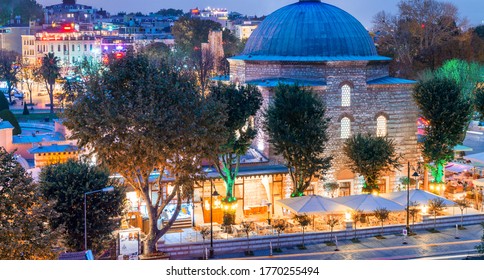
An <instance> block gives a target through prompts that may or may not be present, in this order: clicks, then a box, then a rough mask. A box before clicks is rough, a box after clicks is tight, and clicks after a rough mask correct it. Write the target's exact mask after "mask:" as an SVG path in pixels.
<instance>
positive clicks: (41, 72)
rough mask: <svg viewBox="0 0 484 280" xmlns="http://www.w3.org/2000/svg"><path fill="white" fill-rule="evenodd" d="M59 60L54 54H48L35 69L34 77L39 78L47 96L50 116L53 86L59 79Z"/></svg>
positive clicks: (52, 105) (52, 104)
mask: <svg viewBox="0 0 484 280" xmlns="http://www.w3.org/2000/svg"><path fill="white" fill-rule="evenodd" d="M59 61H60V60H59V58H58V57H57V56H55V55H54V53H51V52H50V53H48V54H46V55H45V56H44V57H43V58H42V63H41V65H40V67H39V68H38V69H37V73H36V75H38V76H39V77H41V79H42V82H43V83H44V84H45V89H46V90H47V93H48V94H49V100H50V114H51V115H53V114H54V86H55V83H56V80H57V78H59V77H60V66H59Z"/></svg>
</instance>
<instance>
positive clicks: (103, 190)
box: [84, 184, 114, 251]
mask: <svg viewBox="0 0 484 280" xmlns="http://www.w3.org/2000/svg"><path fill="white" fill-rule="evenodd" d="M86 185H87V184H86ZM112 191H114V187H113V186H111V187H106V188H102V189H100V190H95V191H90V192H85V193H84V250H85V251H87V211H86V205H87V195H88V194H93V193H98V192H112Z"/></svg>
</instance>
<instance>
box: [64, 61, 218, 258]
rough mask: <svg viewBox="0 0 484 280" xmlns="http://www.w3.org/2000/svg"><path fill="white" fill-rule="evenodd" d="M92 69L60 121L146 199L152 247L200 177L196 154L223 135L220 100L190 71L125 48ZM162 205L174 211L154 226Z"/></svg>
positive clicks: (147, 241) (203, 154)
mask: <svg viewBox="0 0 484 280" xmlns="http://www.w3.org/2000/svg"><path fill="white" fill-rule="evenodd" d="M96 73H98V74H96ZM96 73H93V74H92V75H91V76H90V77H89V79H87V80H86V83H85V87H86V89H85V90H84V91H81V92H80V94H79V96H78V97H77V100H76V102H73V103H72V104H71V105H68V107H67V108H66V111H65V114H64V117H65V119H66V120H65V122H64V124H65V125H66V126H67V127H68V128H69V129H71V130H72V133H73V138H76V139H79V145H80V146H81V147H88V148H89V149H91V151H92V152H93V153H95V154H96V155H97V158H98V159H99V160H100V161H101V162H102V163H103V164H105V165H106V166H107V167H108V168H109V169H110V171H111V172H116V173H118V174H120V175H121V176H122V177H123V178H124V183H125V185H127V186H130V187H132V188H133V189H134V190H136V191H137V192H138V193H139V194H140V196H141V198H142V199H143V200H144V201H145V203H146V211H147V213H146V214H147V216H148V221H149V226H148V230H147V232H146V238H144V239H143V240H142V241H143V244H144V253H145V254H152V253H155V252H156V243H157V241H158V240H159V239H160V237H161V236H163V235H164V234H165V233H167V232H168V230H169V229H170V227H171V226H172V225H173V223H174V222H175V220H176V219H177V217H178V214H179V213H180V211H181V209H182V203H185V202H187V201H190V199H191V197H192V194H193V187H194V183H195V181H198V180H201V179H203V178H200V176H201V174H203V171H202V170H201V161H202V158H207V157H208V156H209V152H211V151H212V149H213V147H218V146H220V143H221V142H222V140H221V137H220V135H223V134H224V128H223V124H224V121H225V117H224V115H223V108H221V107H220V106H219V104H218V103H216V102H213V100H209V99H207V98H205V97H204V96H202V95H201V94H200V91H199V88H198V87H197V86H196V82H194V79H193V77H192V76H190V75H189V73H188V72H181V71H180V69H178V68H176V67H172V66H171V65H168V64H166V63H165V62H164V61H163V60H150V59H148V58H147V57H146V56H145V55H143V54H142V53H137V54H136V53H131V52H128V53H127V55H126V56H125V57H124V58H122V59H117V60H112V61H111V62H110V64H109V65H107V67H105V68H101V69H100V70H99V71H97V72H96ZM151 175H154V176H153V177H152V176H151ZM168 205H173V206H175V211H174V213H173V215H172V217H171V218H170V219H169V220H168V222H167V223H166V224H165V225H163V227H162V228H158V225H157V221H158V219H160V217H161V214H162V213H163V210H164V209H165V208H166V207H167V206H168Z"/></svg>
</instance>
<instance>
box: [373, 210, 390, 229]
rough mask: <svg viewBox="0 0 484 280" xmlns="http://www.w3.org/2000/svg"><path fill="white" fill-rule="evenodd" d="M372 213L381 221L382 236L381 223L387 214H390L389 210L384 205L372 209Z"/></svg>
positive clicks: (386, 217)
mask: <svg viewBox="0 0 484 280" xmlns="http://www.w3.org/2000/svg"><path fill="white" fill-rule="evenodd" d="M373 214H374V215H375V217H376V218H377V219H378V220H379V221H380V222H381V234H380V235H381V236H383V223H384V222H385V221H386V220H387V219H388V216H389V215H390V211H389V210H388V209H386V208H385V207H383V208H377V209H376V210H375V211H373Z"/></svg>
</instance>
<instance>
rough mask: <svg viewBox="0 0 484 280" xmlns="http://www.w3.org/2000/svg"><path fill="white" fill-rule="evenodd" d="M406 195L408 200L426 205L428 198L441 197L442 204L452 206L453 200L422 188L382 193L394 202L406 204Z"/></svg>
mask: <svg viewBox="0 0 484 280" xmlns="http://www.w3.org/2000/svg"><path fill="white" fill-rule="evenodd" d="M407 195H408V197H409V199H408V200H409V202H410V203H412V202H416V203H418V204H421V205H427V204H428V203H429V200H433V199H437V198H439V199H442V200H443V201H444V205H445V206H446V207H450V206H454V205H455V202H453V201H452V200H448V199H446V198H444V197H441V196H438V195H435V194H433V193H431V192H427V191H424V190H420V189H417V190H410V191H409V193H408V194H407V191H399V192H392V193H386V194H382V196H383V197H385V198H387V199H390V200H392V201H395V202H396V203H398V204H400V205H403V206H406V205H407Z"/></svg>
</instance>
